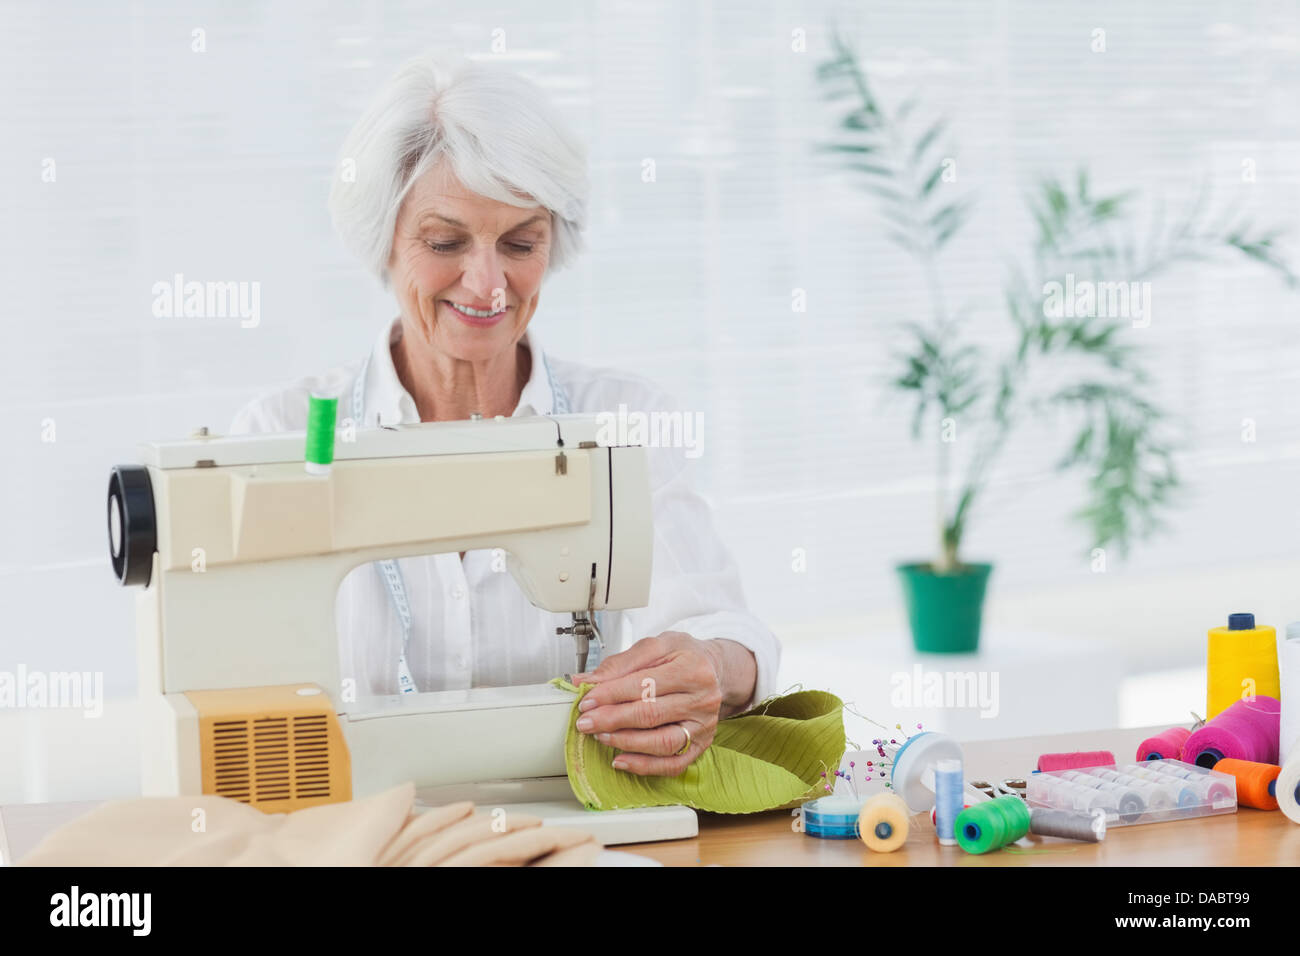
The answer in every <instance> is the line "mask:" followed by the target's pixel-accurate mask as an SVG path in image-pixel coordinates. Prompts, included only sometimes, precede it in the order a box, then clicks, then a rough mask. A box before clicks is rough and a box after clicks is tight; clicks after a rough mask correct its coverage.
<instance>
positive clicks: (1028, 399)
mask: <svg viewBox="0 0 1300 956" xmlns="http://www.w3.org/2000/svg"><path fill="white" fill-rule="evenodd" d="M831 51H832V55H831V56H830V57H829V58H828V59H827V60H826V61H824V62H823V63H821V64H819V66H818V78H819V81H820V82H821V83H822V84H823V92H824V94H825V97H826V98H827V99H828V100H830V101H832V102H836V103H845V102H847V104H848V111H847V112H846V113H844V114H843V117H842V119H841V120H840V122H839V125H838V129H837V132H836V135H835V137H834V138H833V139H832V140H831V141H828V142H825V143H822V144H819V147H818V148H819V150H821V151H823V152H825V153H828V154H830V155H832V156H833V157H834V159H835V161H836V163H837V164H838V165H839V166H840V167H841V168H843V169H844V170H845V171H847V172H848V173H850V174H851V177H852V180H853V182H854V183H855V185H857V186H859V187H861V188H862V189H864V190H866V191H867V192H869V193H870V194H871V195H873V196H874V197H875V199H876V201H877V204H878V208H879V211H880V213H881V216H882V220H883V227H884V228H885V229H886V230H887V233H888V235H889V237H890V239H891V240H892V241H893V242H894V243H895V244H897V245H898V246H899V247H900V248H901V249H902V250H904V251H905V252H906V253H907V254H908V255H909V256H911V257H912V258H913V259H914V260H915V262H916V263H917V265H918V267H919V271H920V274H921V277H922V281H923V285H924V288H925V292H926V298H927V301H926V307H925V312H926V314H925V316H924V317H923V318H921V319H918V320H915V321H911V322H908V323H906V324H905V326H904V329H903V331H904V334H905V336H906V341H907V343H908V344H907V347H906V349H905V350H904V351H903V352H902V353H901V354H900V355H899V356H898V368H897V372H896V373H895V374H893V375H892V376H891V379H890V382H889V385H890V387H891V388H892V389H893V390H894V391H895V392H896V393H898V394H900V395H902V396H903V397H905V398H906V399H907V400H908V401H909V402H910V404H911V425H912V435H913V438H914V439H916V440H926V441H934V442H936V444H937V449H936V452H937V453H936V482H935V485H936V489H937V501H936V511H937V516H938V536H937V537H938V540H937V545H938V548H937V554H936V555H935V557H934V558H933V559H932V560H930V561H924V562H911V563H906V564H902V565H900V566H899V567H898V569H897V571H898V574H899V576H900V578H901V581H902V584H903V592H904V595H905V597H906V601H907V610H908V616H909V621H910V624H911V628H912V636H913V640H914V642H915V645H916V648H917V649H918V650H921V651H932V652H954V653H957V652H970V651H974V650H975V649H976V648H977V646H978V643H979V632H980V620H981V616H982V608H983V601H984V592H985V586H986V583H987V581H988V578H989V574H990V571H991V570H992V565H991V564H989V563H968V562H966V561H964V560H963V559H962V551H961V546H962V541H963V538H964V536H965V533H966V529H967V527H968V525H969V522H970V517H971V514H972V510H973V508H974V507H975V505H976V504H977V503H978V502H980V501H981V500H982V497H981V496H982V493H983V492H984V490H985V488H986V485H987V482H988V477H989V473H990V468H991V466H992V465H993V463H994V462H995V461H996V460H997V458H998V456H999V455H1000V454H1001V452H1002V451H1003V450H1004V448H1005V447H1006V443H1007V441H1008V438H1009V437H1010V435H1011V434H1012V432H1013V431H1014V429H1015V428H1016V426H1017V425H1018V424H1020V423H1022V422H1024V421H1026V420H1029V419H1032V418H1034V417H1039V416H1043V415H1053V416H1056V418H1054V419H1053V420H1054V421H1055V420H1063V421H1067V422H1068V423H1069V425H1068V428H1069V436H1070V437H1069V440H1068V441H1067V442H1066V443H1065V446H1064V449H1063V455H1062V457H1061V459H1060V462H1059V467H1060V468H1062V469H1075V470H1077V471H1079V472H1081V473H1082V474H1083V475H1084V476H1085V478H1086V482H1087V496H1088V497H1087V504H1086V505H1085V506H1084V507H1083V508H1082V509H1081V510H1080V511H1079V512H1078V513H1077V515H1076V517H1078V518H1080V519H1082V521H1083V523H1084V524H1085V525H1086V527H1087V528H1088V531H1089V534H1090V536H1091V540H1092V543H1093V544H1092V553H1093V558H1094V560H1096V558H1097V555H1098V553H1099V549H1100V554H1101V555H1102V560H1104V555H1105V551H1104V549H1105V548H1107V547H1109V546H1112V545H1114V546H1115V547H1117V548H1118V549H1119V550H1120V552H1121V554H1126V553H1127V551H1128V548H1129V546H1130V544H1131V543H1132V542H1133V541H1134V540H1136V539H1140V538H1142V537H1145V536H1146V535H1148V534H1150V533H1151V532H1152V531H1154V530H1155V529H1157V528H1158V527H1159V526H1160V523H1161V522H1160V517H1161V514H1162V512H1163V511H1165V509H1167V508H1168V507H1169V505H1170V502H1171V497H1172V495H1173V493H1174V491H1175V490H1176V489H1177V488H1178V487H1179V476H1178V473H1177V469H1176V467H1175V463H1174V457H1173V455H1174V451H1175V450H1176V448H1177V440H1176V438H1175V437H1174V436H1173V434H1172V427H1171V426H1172V424H1173V423H1172V421H1171V417H1170V416H1169V415H1168V414H1167V413H1166V412H1165V411H1164V410H1163V409H1161V408H1160V407H1159V405H1158V404H1157V403H1156V402H1155V401H1154V400H1153V399H1152V398H1151V394H1150V391H1151V389H1150V387H1149V381H1148V378H1147V375H1146V373H1145V369H1144V366H1143V362H1142V354H1141V351H1140V350H1139V349H1138V348H1137V347H1136V346H1135V345H1134V344H1133V338H1134V336H1132V335H1128V336H1126V335H1125V334H1124V333H1125V332H1127V331H1128V328H1129V326H1130V325H1132V326H1134V327H1137V328H1141V327H1142V326H1141V318H1142V316H1141V311H1142V301H1141V294H1142V291H1143V290H1144V289H1145V290H1148V291H1149V287H1150V281H1149V280H1150V279H1151V277H1152V276H1154V275H1156V274H1157V273H1159V272H1161V271H1162V270H1165V269H1168V268H1169V267H1170V266H1172V265H1174V264H1177V263H1180V262H1186V261H1190V260H1195V259H1205V258H1207V257H1209V256H1212V255H1216V254H1237V255H1244V256H1247V257H1249V258H1250V259H1252V260H1254V261H1255V262H1257V263H1259V264H1260V265H1262V266H1264V267H1266V268H1268V269H1271V270H1273V271H1274V272H1276V273H1277V274H1279V275H1281V276H1282V277H1283V278H1284V279H1285V280H1286V281H1287V283H1288V284H1289V285H1291V286H1293V287H1294V285H1295V284H1296V277H1295V275H1294V274H1293V273H1292V272H1291V270H1290V269H1289V268H1288V267H1287V265H1286V264H1285V263H1284V262H1283V261H1282V259H1281V258H1280V257H1279V254H1278V251H1277V246H1276V240H1277V234H1276V233H1273V234H1266V233H1260V232H1257V231H1255V230H1253V229H1252V228H1250V226H1249V225H1248V224H1246V223H1241V222H1237V223H1233V222H1232V221H1231V218H1230V217H1229V218H1227V219H1222V218H1221V219H1219V220H1218V221H1217V222H1216V221H1212V220H1211V217H1210V216H1209V215H1208V213H1207V204H1206V203H1205V201H1204V193H1202V196H1201V198H1200V199H1199V200H1198V201H1197V202H1196V203H1194V204H1193V205H1192V207H1191V208H1190V210H1189V211H1188V212H1187V213H1186V214H1185V215H1183V216H1181V217H1178V218H1177V219H1175V220H1173V221H1171V222H1168V223H1165V222H1164V221H1163V218H1162V217H1160V216H1154V217H1153V218H1152V220H1151V223H1150V224H1149V226H1147V228H1146V229H1145V230H1144V231H1143V230H1139V229H1138V227H1137V224H1136V221H1135V219H1136V217H1135V215H1134V213H1133V212H1132V210H1131V205H1132V203H1131V200H1132V194H1131V193H1126V194H1121V195H1109V196H1095V195H1093V193H1092V191H1091V188H1090V185H1089V182H1088V176H1087V174H1086V172H1085V171H1080V172H1078V173H1077V174H1076V175H1075V176H1074V177H1073V183H1070V184H1066V183H1063V182H1061V181H1058V180H1057V179H1053V178H1048V179H1046V180H1045V181H1043V182H1041V183H1040V184H1039V186H1038V187H1037V189H1036V191H1035V192H1034V193H1033V194H1032V195H1031V196H1030V197H1029V199H1028V204H1029V208H1030V212H1031V213H1032V216H1033V220H1034V222H1035V223H1036V225H1037V234H1036V235H1035V236H1034V238H1033V241H1032V244H1031V246H1030V249H1029V252H1028V254H1027V255H1024V256H1022V257H1021V258H1020V263H1021V264H1018V265H1012V266H1010V267H1009V268H1008V270H1007V276H1006V280H1005V283H1004V301H1005V313H1004V314H1005V317H1006V320H1007V322H1008V332H1009V333H1010V334H1009V336H1008V342H1009V345H1007V346H1006V347H1005V348H1004V349H1002V350H996V349H992V348H989V347H986V346H984V345H978V344H976V343H975V342H973V341H971V340H970V338H969V337H968V336H965V335H963V331H964V330H963V327H962V321H961V319H962V315H963V312H962V310H960V309H958V308H956V307H955V306H954V305H953V302H952V299H951V297H950V296H949V295H948V294H947V293H946V290H945V288H944V282H943V274H942V272H941V269H940V258H941V255H942V253H943V251H944V249H945V247H946V246H947V245H948V243H949V242H950V241H951V239H952V238H953V237H954V236H955V235H957V234H958V233H959V232H960V231H961V229H962V228H963V227H964V226H965V224H966V223H967V221H968V218H969V214H970V210H971V208H972V203H971V198H970V196H969V195H967V194H966V193H965V192H964V191H963V190H962V189H961V187H959V186H958V185H957V181H956V175H955V163H954V160H953V159H952V158H951V157H952V156H954V155H955V154H954V151H953V150H952V149H951V148H944V146H946V145H947V144H946V143H945V142H944V140H945V125H944V123H943V122H942V121H937V122H934V121H924V120H923V119H922V118H921V116H920V114H921V112H922V111H921V110H919V109H918V101H917V100H916V99H915V98H910V99H907V100H906V101H904V102H903V103H901V104H900V105H899V106H898V107H897V108H895V109H892V110H891V109H887V108H886V107H885V105H884V104H882V103H881V102H880V101H879V100H878V99H877V98H876V96H875V95H874V93H873V90H872V87H871V83H870V82H869V77H868V75H867V72H866V70H864V69H863V67H862V66H861V64H860V63H859V61H858V57H857V56H856V55H855V53H854V51H853V50H852V49H851V48H850V47H849V45H848V44H847V43H846V42H845V41H844V40H843V39H842V38H841V37H840V36H839V34H838V33H837V32H834V31H833V32H832V39H831ZM1144 284H1145V285H1144ZM1085 291H1087V292H1088V293H1089V294H1088V295H1085V294H1084V292H1085ZM1121 293H1122V295H1121ZM1131 296H1138V299H1137V301H1136V303H1135V302H1134V301H1132V299H1131ZM1121 298H1123V299H1124V303H1120V302H1119V301H1118V300H1119V299H1121ZM1147 298H1148V299H1149V295H1148V296H1147ZM1089 300H1090V302H1089ZM1125 303H1126V304H1127V308H1114V307H1113V306H1115V305H1117V304H1118V305H1124V304H1125ZM1147 305H1148V306H1149V301H1148V302H1147ZM1149 315H1150V314H1149V308H1148V311H1147V320H1148V322H1149ZM958 437H960V443H959V442H958V441H957V439H958ZM958 448H960V449H961V451H962V454H961V455H960V456H957V455H956V454H955V451H956V450H957V449H958Z"/></svg>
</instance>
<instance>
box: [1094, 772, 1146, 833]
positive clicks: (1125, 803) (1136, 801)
mask: <svg viewBox="0 0 1300 956" xmlns="http://www.w3.org/2000/svg"><path fill="white" fill-rule="evenodd" d="M1097 789H1098V790H1105V791H1107V792H1109V793H1111V794H1112V795H1113V796H1114V798H1115V810H1116V812H1117V813H1118V814H1119V818H1120V819H1121V820H1123V821H1124V822H1125V823H1133V822H1134V821H1135V820H1137V818H1138V817H1140V816H1142V813H1143V811H1145V810H1146V808H1147V802H1146V800H1145V799H1143V797H1142V794H1140V793H1138V791H1137V790H1135V789H1133V788H1132V787H1130V786H1128V785H1127V784H1122V783H1114V782H1112V781H1110V780H1099V781H1097Z"/></svg>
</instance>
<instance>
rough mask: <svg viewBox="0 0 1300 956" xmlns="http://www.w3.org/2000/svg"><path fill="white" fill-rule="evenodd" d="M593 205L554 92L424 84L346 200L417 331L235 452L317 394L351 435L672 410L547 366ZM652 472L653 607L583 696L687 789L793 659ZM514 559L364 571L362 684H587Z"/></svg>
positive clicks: (376, 269) (450, 70)
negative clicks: (557, 304)
mask: <svg viewBox="0 0 1300 956" xmlns="http://www.w3.org/2000/svg"><path fill="white" fill-rule="evenodd" d="M586 205H587V172H586V160H585V151H584V148H583V146H582V144H581V143H580V142H578V141H577V140H576V139H575V137H574V136H573V135H572V134H571V133H570V132H569V131H568V130H567V129H566V128H565V125H564V124H563V122H562V121H561V120H560V118H559V117H558V116H557V115H556V113H555V111H554V109H553V108H552V107H551V105H550V104H549V103H548V102H547V101H546V99H545V97H544V96H543V94H542V93H541V91H540V90H539V89H538V88H537V87H536V86H534V85H533V84H531V83H530V82H528V81H526V80H524V79H523V78H521V77H519V76H516V75H514V74H512V73H509V72H506V71H503V70H499V69H496V68H492V67H488V66H485V65H481V64H473V63H470V62H468V61H464V60H456V61H454V62H442V61H440V60H439V59H438V58H421V59H417V60H414V61H412V62H410V63H408V64H406V65H405V66H404V67H402V68H401V69H400V70H399V71H398V72H397V73H396V75H395V76H394V77H393V78H392V79H391V80H390V82H389V83H388V85H387V87H386V88H385V89H384V91H383V92H382V93H381V95H380V96H379V97H378V99H377V100H375V102H374V103H373V104H372V105H371V106H370V108H369V109H368V110H367V111H366V113H365V114H364V115H363V116H362V117H361V119H360V121H359V122H358V123H357V125H356V126H355V127H354V128H353V130H352V132H351V133H350V134H349V136H348V138H347V142H346V143H345V145H344V149H343V158H342V162H341V163H340V168H339V171H338V174H337V176H336V178H335V181H334V184H333V187H332V190H331V193H330V210H331V213H332V215H333V219H334V223H335V227H336V229H337V230H338V232H339V233H340V235H341V236H342V238H343V241H344V242H345V244H346V245H347V246H348V247H349V248H350V249H351V250H352V252H353V253H354V254H356V255H357V256H358V257H359V258H360V259H361V261H362V262H363V263H364V264H365V266H366V267H367V268H368V269H369V270H370V271H371V272H372V273H374V274H375V275H376V276H378V278H379V280H380V281H381V282H382V283H383V284H384V285H385V286H386V287H388V288H390V289H391V290H392V293H393V296H394V299H395V300H396V305H397V317H396V318H394V319H390V320H388V321H386V322H384V324H383V327H382V329H381V330H380V331H379V335H378V338H377V340H376V341H375V344H374V347H373V349H372V350H371V352H370V354H369V355H368V356H367V357H365V358H363V359H361V360H359V361H355V362H352V363H350V364H348V365H344V366H342V367H341V368H338V369H335V370H334V371H331V372H328V373H326V374H324V375H321V376H316V377H311V378H308V379H305V380H303V381H300V382H298V383H296V384H294V385H292V386H291V387H288V388H285V389H283V390H280V391H276V392H273V393H271V394H268V395H265V396H263V397H261V398H259V399H257V400H255V401H253V402H251V403H250V404H248V405H246V406H245V407H244V408H243V409H241V410H240V412H239V413H238V415H237V416H236V418H235V421H234V423H233V425H232V426H231V432H232V433H235V434H238V433H243V432H250V431H278V430H290V429H302V428H305V427H306V416H307V406H308V396H309V395H310V393H311V392H313V391H317V392H323V393H328V394H336V395H339V396H341V399H340V417H351V418H353V420H354V421H356V422H357V423H358V424H359V425H360V426H362V427H375V426H378V425H392V424H398V423H414V422H434V421H452V420H458V419H466V418H469V417H470V416H471V415H472V414H473V413H478V414H480V415H483V416H484V417H492V416H495V415H549V414H552V413H555V414H559V413H564V412H582V413H597V412H602V411H610V410H614V409H616V408H617V407H618V406H619V404H620V403H622V404H625V405H626V406H627V407H628V408H630V409H635V410H641V411H647V412H649V411H652V410H668V409H670V408H671V407H672V403H671V402H670V401H669V400H668V398H667V397H666V396H665V395H664V393H663V392H662V391H660V390H659V389H658V388H656V387H655V386H654V385H653V384H651V383H650V382H648V381H647V380H646V379H644V378H641V377H639V376H637V375H633V374H629V373H625V372H621V371H616V370H613V369H607V368H590V367H587V366H583V365H579V364H577V363H574V362H568V361H562V360H560V359H557V358H555V357H553V356H550V355H548V354H546V352H544V351H543V349H542V346H541V344H540V340H539V338H538V335H537V323H536V322H535V321H534V316H535V315H536V313H537V308H538V303H539V301H540V298H541V290H542V284H543V282H544V280H545V279H546V277H547V275H548V274H549V273H550V272H551V271H553V270H555V269H558V268H560V267H561V266H563V265H565V264H567V263H568V262H570V261H571V260H572V259H573V257H574V255H575V254H576V253H577V252H578V250H579V246H580V241H581V235H582V230H583V225H584V221H585V216H586ZM648 454H649V455H650V456H651V482H652V494H653V497H652V502H653V503H652V509H653V520H654V528H655V545H654V568H653V576H652V580H651V589H650V604H649V606H648V607H646V608H639V609H635V610H628V611H620V612H617V613H615V612H601V613H602V617H603V621H602V624H603V627H602V633H603V634H604V636H605V641H606V645H607V648H606V655H607V656H606V657H605V658H604V659H603V660H601V661H600V662H599V664H598V666H596V667H594V669H589V672H588V673H586V674H578V675H574V680H575V681H589V682H592V683H595V684H596V687H595V688H594V689H593V690H592V691H591V692H590V693H589V694H588V695H587V697H586V698H585V699H584V700H583V708H584V710H585V713H584V714H583V715H582V717H581V718H580V719H579V721H578V729H579V730H581V731H583V732H586V733H591V734H595V735H597V737H598V738H599V739H600V740H602V741H603V742H606V743H608V744H610V745H611V746H613V747H615V748H617V749H618V750H620V751H623V752H622V753H621V754H620V755H619V756H618V758H617V759H616V760H615V763H614V765H615V766H616V767H619V768H621V769H625V770H627V771H629V772H631V773H636V774H659V775H668V776H672V775H676V774H679V773H681V772H682V771H683V770H685V769H686V767H687V766H689V765H690V763H691V762H692V761H693V760H695V758H696V757H698V756H699V755H700V754H701V753H702V752H703V751H704V749H705V748H707V747H708V746H709V744H710V742H711V741H712V739H713V735H714V731H715V728H716V727H717V723H718V720H719V718H720V717H725V716H727V715H729V714H732V713H736V712H739V711H740V710H743V709H745V708H747V707H748V706H750V705H751V704H753V703H754V702H756V701H757V700H759V699H762V698H763V697H766V696H768V695H770V694H771V693H773V692H774V691H775V680H776V671H777V663H778V659H779V655H780V648H779V645H778V643H777V640H776V638H775V637H774V636H773V634H772V633H771V631H769V630H768V629H767V628H766V627H764V626H763V625H762V623H760V622H759V621H758V620H756V619H755V618H754V617H753V616H752V615H751V614H750V613H749V612H748V610H747V608H746V605H745V599H744V595H743V592H742V589H741V586H740V581H739V578H738V574H737V569H736V567H735V564H734V563H733V561H732V559H731V557H730V555H729V553H728V552H727V549H726V548H725V547H724V546H723V544H722V543H721V541H719V539H718V537H717V536H716V534H715V532H714V530H713V528H712V524H711V521H710V517H709V509H708V506H707V504H706V503H705V502H704V501H703V499H701V498H700V497H699V496H698V495H697V494H696V493H695V492H694V491H692V490H691V488H690V486H689V483H688V479H687V476H686V474H685V460H684V457H685V456H684V454H683V452H682V450H680V449H672V448H651V449H649V450H648ZM494 557H497V556H494V555H493V553H492V552H491V551H481V552H478V551H469V552H465V553H462V554H459V555H457V554H439V555H430V556H427V557H417V558H402V559H400V560H398V561H395V562H381V563H380V564H373V565H363V566H361V567H358V568H355V569H354V570H353V571H352V572H351V573H350V574H349V575H348V576H347V578H346V579H345V580H344V583H343V585H342V586H341V587H340V590H339V595H338V601H337V619H338V625H339V633H340V654H341V659H342V674H343V675H344V678H345V680H347V679H351V680H352V681H354V682H355V686H356V688H357V691H358V693H359V694H366V693H371V694H393V693H398V692H402V691H410V690H422V691H434V690H451V689H457V688H467V687H471V686H502V685H514V684H530V683H539V682H542V681H546V680H549V679H551V678H552V677H555V676H556V675H558V674H561V673H563V672H564V671H565V670H567V669H568V668H567V667H566V664H567V663H568V662H569V661H572V659H573V658H572V646H571V644H568V643H566V642H565V641H562V640H559V639H557V638H556V636H555V628H556V625H557V624H560V625H562V624H567V623H569V621H568V620H567V616H566V615H560V614H553V613H549V612H546V611H542V610H540V609H538V608H536V607H534V606H533V605H532V604H531V603H530V602H529V601H528V599H527V598H526V597H525V596H524V594H523V592H522V591H521V590H520V589H519V587H518V586H517V584H516V583H515V581H514V578H513V577H512V576H511V575H509V574H502V573H497V572H499V571H500V570H501V564H500V562H499V561H498V560H494ZM385 565H387V567H385ZM399 609H400V610H399ZM614 651H618V652H617V653H613V652H614ZM645 678H651V679H653V681H654V684H653V685H649V686H653V687H654V689H655V693H654V694H653V695H646V696H647V697H651V698H652V699H643V685H642V681H643V680H644V679H645Z"/></svg>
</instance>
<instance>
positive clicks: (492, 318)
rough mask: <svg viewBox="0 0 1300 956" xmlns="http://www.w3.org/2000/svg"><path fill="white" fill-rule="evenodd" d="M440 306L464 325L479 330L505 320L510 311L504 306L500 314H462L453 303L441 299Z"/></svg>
mask: <svg viewBox="0 0 1300 956" xmlns="http://www.w3.org/2000/svg"><path fill="white" fill-rule="evenodd" d="M441 304H442V306H443V307H444V308H446V310H447V311H448V312H450V313H451V314H452V315H454V316H455V317H456V318H458V319H460V320H461V321H462V322H464V323H465V324H466V325H473V326H475V327H476V328H480V329H483V328H487V327H489V326H493V325H496V324H497V323H498V322H500V321H501V320H502V319H503V318H505V315H506V313H507V312H509V311H510V307H509V306H506V307H505V308H504V309H502V310H501V311H500V312H496V313H493V314H492V315H470V314H468V313H466V312H462V311H461V310H460V309H458V308H456V306H455V305H454V304H453V303H451V302H449V301H448V300H446V299H443V300H442V303H441Z"/></svg>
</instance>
